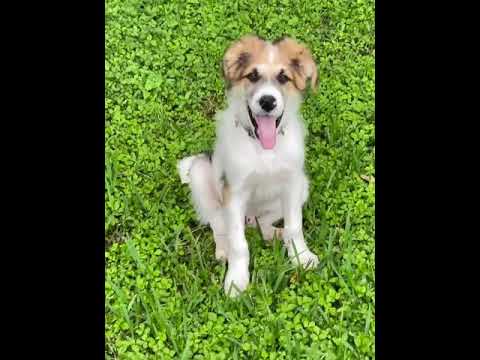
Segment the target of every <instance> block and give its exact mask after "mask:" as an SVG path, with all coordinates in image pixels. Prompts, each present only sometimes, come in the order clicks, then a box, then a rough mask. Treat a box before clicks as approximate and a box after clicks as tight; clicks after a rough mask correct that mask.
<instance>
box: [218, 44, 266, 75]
mask: <svg viewBox="0 0 480 360" xmlns="http://www.w3.org/2000/svg"><path fill="white" fill-rule="evenodd" d="M264 46H265V41H263V40H262V39H260V38H259V37H257V36H253V35H247V36H244V37H243V38H241V39H240V40H238V41H237V42H235V43H233V44H232V45H231V46H230V47H229V48H228V50H227V51H226V52H225V55H224V56H223V75H224V77H225V79H226V80H227V81H228V82H233V81H237V80H240V79H241V78H242V76H244V75H245V74H244V71H245V69H246V68H247V67H248V65H250V63H251V61H252V60H253V55H254V54H256V53H259V52H260V51H261V49H262V48H263V47H264Z"/></svg>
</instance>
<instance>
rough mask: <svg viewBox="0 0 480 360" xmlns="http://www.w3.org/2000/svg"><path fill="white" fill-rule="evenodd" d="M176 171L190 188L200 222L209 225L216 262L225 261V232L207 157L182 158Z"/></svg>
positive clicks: (211, 170)
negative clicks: (213, 241) (213, 242)
mask: <svg viewBox="0 0 480 360" xmlns="http://www.w3.org/2000/svg"><path fill="white" fill-rule="evenodd" d="M178 171H179V173H180V178H181V180H182V182H183V183H188V184H189V186H190V190H191V192H192V201H193V204H194V207H195V210H196V213H197V216H198V218H199V220H200V222H201V223H202V224H209V225H210V227H211V229H212V231H213V237H214V239H215V257H216V258H217V259H218V260H226V258H227V251H228V249H227V244H228V243H227V238H226V233H227V231H226V228H225V220H224V217H223V209H222V205H221V198H220V195H219V193H218V190H217V189H218V187H217V186H216V184H215V177H214V171H213V167H212V163H211V161H210V158H209V156H207V155H206V154H200V155H194V156H189V157H187V158H184V159H182V160H180V162H179V163H178Z"/></svg>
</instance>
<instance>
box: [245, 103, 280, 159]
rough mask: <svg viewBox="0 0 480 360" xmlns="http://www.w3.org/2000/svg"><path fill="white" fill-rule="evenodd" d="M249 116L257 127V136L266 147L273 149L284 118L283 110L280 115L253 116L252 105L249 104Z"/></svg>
mask: <svg viewBox="0 0 480 360" xmlns="http://www.w3.org/2000/svg"><path fill="white" fill-rule="evenodd" d="M247 109H248V116H249V117H250V121H251V123H252V125H253V127H254V128H255V136H256V137H257V139H258V140H259V141H260V144H261V145H262V147H263V148H264V149H267V150H270V149H273V148H274V146H275V143H276V139H277V128H278V126H279V125H280V121H281V120H282V116H283V112H282V114H281V115H280V116H279V117H278V118H275V117H273V116H253V114H252V110H251V109H250V106H248V104H247Z"/></svg>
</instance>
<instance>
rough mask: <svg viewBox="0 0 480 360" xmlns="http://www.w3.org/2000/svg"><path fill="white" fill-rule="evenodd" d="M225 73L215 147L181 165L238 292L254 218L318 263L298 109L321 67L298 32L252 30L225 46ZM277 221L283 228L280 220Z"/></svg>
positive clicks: (231, 289)
mask: <svg viewBox="0 0 480 360" xmlns="http://www.w3.org/2000/svg"><path fill="white" fill-rule="evenodd" d="M223 74H224V77H225V80H226V83H227V98H228V105H227V107H226V109H225V110H223V111H221V112H219V113H217V115H216V121H217V131H216V142H215V147H214V151H213V153H200V154H196V155H193V156H189V157H186V158H184V159H182V160H180V161H179V162H178V165H177V167H178V172H179V175H180V178H181V181H182V183H187V184H189V187H190V190H191V196H192V200H193V204H194V206H195V210H196V213H197V215H198V218H199V220H200V222H201V223H202V224H209V225H210V228H211V229H212V231H213V237H214V240H215V257H216V258H217V259H218V260H222V261H227V264H228V269H227V273H226V276H225V281H224V290H225V292H226V293H227V295H229V296H232V297H234V296H237V295H239V294H240V293H241V292H243V291H244V290H245V289H246V288H247V286H248V284H249V270H248V267H249V250H248V244H247V241H246V239H245V226H248V225H252V224H251V223H252V222H253V220H252V219H255V220H256V221H255V222H256V223H257V224H258V226H259V227H260V231H261V234H262V236H263V238H264V239H266V240H271V239H272V238H273V237H274V236H278V237H281V238H282V240H283V243H284V246H285V247H286V249H287V253H288V256H289V257H290V259H291V260H292V261H293V262H294V263H295V264H296V265H299V266H303V267H304V268H314V267H316V266H317V265H318V262H319V260H318V257H317V256H316V255H315V254H314V253H312V252H311V251H310V250H309V248H308V246H307V244H306V242H305V239H304V236H303V229H302V208H303V205H304V203H305V202H306V200H307V198H308V193H309V181H308V178H307V176H306V174H305V171H304V159H305V146H304V143H305V135H306V129H305V126H304V125H303V122H302V120H301V117H300V111H299V110H300V105H301V103H302V99H303V96H304V91H305V89H306V88H307V86H308V82H310V86H311V88H312V90H315V88H316V85H317V67H316V64H315V61H314V59H313V57H312V55H311V52H310V50H309V49H308V48H307V47H305V46H304V45H302V44H300V43H298V42H297V41H296V40H294V39H292V38H288V37H284V38H281V39H278V40H275V41H273V42H269V41H266V40H264V39H261V38H259V37H257V36H253V35H247V36H244V37H243V38H241V39H240V40H238V41H237V42H235V43H233V44H232V45H231V46H230V47H229V48H228V50H227V51H226V52H225V55H224V58H223ZM245 219H247V220H245ZM279 219H282V220H283V224H284V227H283V229H281V230H278V228H276V227H275V226H274V223H275V222H276V221H278V220H279Z"/></svg>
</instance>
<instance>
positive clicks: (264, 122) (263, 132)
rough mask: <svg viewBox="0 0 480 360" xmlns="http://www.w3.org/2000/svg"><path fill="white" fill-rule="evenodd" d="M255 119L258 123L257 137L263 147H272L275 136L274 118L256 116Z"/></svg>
mask: <svg viewBox="0 0 480 360" xmlns="http://www.w3.org/2000/svg"><path fill="white" fill-rule="evenodd" d="M255 120H256V121H257V124H258V129H257V132H258V139H259V140H260V143H261V144H262V147H263V148H264V149H273V147H274V146H275V140H276V136H277V128H276V126H275V118H274V117H273V116H257V117H255Z"/></svg>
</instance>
